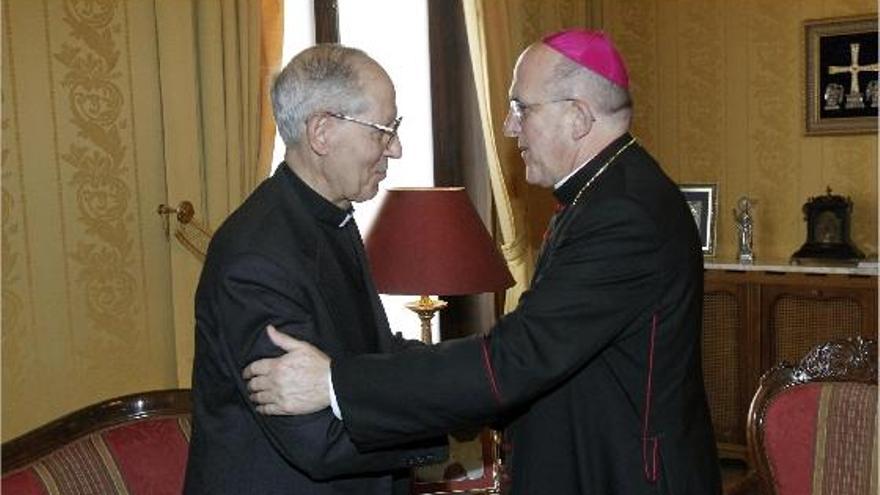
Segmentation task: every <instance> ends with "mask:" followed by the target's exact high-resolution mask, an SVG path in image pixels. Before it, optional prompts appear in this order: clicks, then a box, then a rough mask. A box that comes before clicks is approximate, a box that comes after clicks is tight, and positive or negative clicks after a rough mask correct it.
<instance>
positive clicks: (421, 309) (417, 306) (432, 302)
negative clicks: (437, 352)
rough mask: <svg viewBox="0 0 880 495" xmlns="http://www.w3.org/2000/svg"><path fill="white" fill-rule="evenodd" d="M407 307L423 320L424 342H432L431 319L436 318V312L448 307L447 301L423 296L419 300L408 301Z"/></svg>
mask: <svg viewBox="0 0 880 495" xmlns="http://www.w3.org/2000/svg"><path fill="white" fill-rule="evenodd" d="M406 307H407V308H408V309H409V310H410V311H413V312H414V313H416V314H417V315H419V319H420V320H422V342H424V343H426V344H431V343H432V342H431V319H432V318H434V313H436V312H437V311H440V310H441V309H443V308H445V307H446V301H444V300H442V299H431V298H430V297H428V296H421V297H420V298H419V300H418V301H413V302H410V303H406Z"/></svg>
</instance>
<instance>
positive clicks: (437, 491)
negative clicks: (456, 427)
mask: <svg viewBox="0 0 880 495" xmlns="http://www.w3.org/2000/svg"><path fill="white" fill-rule="evenodd" d="M501 469H502V466H501V438H500V434H499V433H498V432H497V431H494V430H491V429H489V428H483V429H481V430H476V431H472V432H466V433H457V434H455V435H450V436H449V459H447V460H446V462H443V463H440V464H432V465H428V466H422V467H418V468H415V469H413V472H412V480H413V481H412V490H410V493H414V494H425V495H427V494H431V495H447V494H454V493H468V494H473V495H478V494H479V495H496V494H498V493H501Z"/></svg>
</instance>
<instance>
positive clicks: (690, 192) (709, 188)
mask: <svg viewBox="0 0 880 495" xmlns="http://www.w3.org/2000/svg"><path fill="white" fill-rule="evenodd" d="M678 187H679V188H680V189H681V193H682V194H684V199H685V201H686V202H687V205H688V208H689V209H690V210H691V215H693V217H694V222H696V224H697V230H699V231H700V246H701V247H702V248H703V255H705V256H714V255H715V221H716V220H715V217H716V216H717V212H718V186H717V185H716V184H680V185H679V186H678Z"/></svg>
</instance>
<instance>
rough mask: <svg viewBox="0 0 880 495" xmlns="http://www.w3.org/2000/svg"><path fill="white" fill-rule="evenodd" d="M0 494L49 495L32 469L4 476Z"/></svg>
mask: <svg viewBox="0 0 880 495" xmlns="http://www.w3.org/2000/svg"><path fill="white" fill-rule="evenodd" d="M0 492H2V493H9V494H12V493H14V494H16V495H49V492H48V491H46V488H45V487H44V486H43V482H42V481H40V478H39V476H37V473H36V472H34V468H32V467H28V468H25V469H22V470H19V471H15V472H13V473H9V474H7V475H6V476H4V477H3V481H2V483H0Z"/></svg>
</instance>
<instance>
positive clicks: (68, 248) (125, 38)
mask: <svg viewBox="0 0 880 495" xmlns="http://www.w3.org/2000/svg"><path fill="white" fill-rule="evenodd" d="M151 9H152V3H151V2H124V1H111V0H103V1H96V2H80V1H75V0H43V1H29V0H4V1H3V19H2V20H3V109H2V125H3V144H2V189H3V190H2V193H3V196H2V197H3V237H2V239H3V241H2V242H3V245H2V249H3V254H2V263H3V267H2V268H3V269H2V273H3V280H2V283H3V288H2V310H3V311H2V314H3V321H2V324H3V340H2V345H3V347H2V352H3V398H4V400H3V404H2V407H3V411H2V422H3V424H2V429H3V439H4V440H5V439H8V438H11V437H14V436H16V435H18V434H20V433H23V432H24V431H26V430H28V429H31V428H34V427H36V426H38V425H40V424H42V423H44V422H47V421H49V420H51V419H54V418H56V417H58V416H60V415H61V414H63V413H65V412H68V411H70V410H73V409H76V408H79V407H82V406H85V405H87V404H90V403H93V402H96V401H98V400H101V399H105V398H109V397H113V396H117V395H122V394H125V393H128V392H134V391H143V390H148V389H155V388H165V387H171V386H174V385H176V380H175V377H174V347H173V329H172V324H171V318H170V302H171V301H170V296H169V293H170V290H169V287H170V276H169V269H168V263H169V262H168V244H167V240H166V238H165V235H164V232H163V229H162V222H161V219H160V218H159V217H158V216H157V215H155V213H154V209H155V206H156V205H158V204H159V203H161V202H164V199H165V198H164V186H165V184H164V181H165V176H164V163H163V161H162V138H161V136H162V133H161V127H160V126H159V125H158V124H159V121H158V119H157V118H156V117H157V115H158V113H157V112H158V110H157V109H156V105H155V102H156V101H157V98H155V95H154V93H155V90H154V89H152V88H157V87H158V79H157V75H156V74H157V72H156V69H157V67H156V64H157V59H156V57H155V52H154V50H155V48H154V47H155V45H156V42H155V34H153V35H152V39H151V38H150V34H149V31H145V30H144V29H143V26H144V25H146V26H150V27H151V28H152V29H153V33H155V27H154V24H155V16H154V15H153V14H152V13H151ZM131 11H134V16H135V18H136V19H137V22H136V23H132V22H130V21H129V15H130V14H131V13H132V12H131ZM151 50H152V51H151ZM133 61H134V63H133ZM144 65H151V66H152V67H151V68H150V67H148V68H147V69H146V70H144V69H143V66H144ZM135 67H138V68H137V69H135ZM144 99H146V100H150V101H152V102H153V104H152V105H149V106H148V105H144V104H143V101H144Z"/></svg>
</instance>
